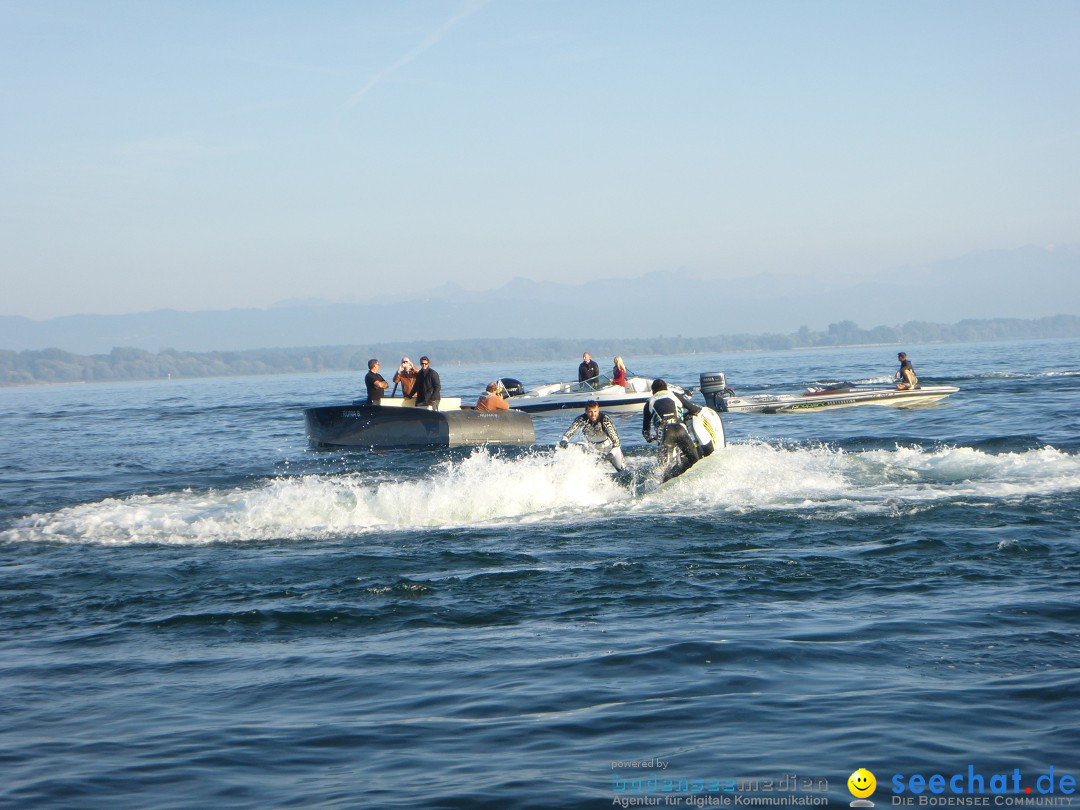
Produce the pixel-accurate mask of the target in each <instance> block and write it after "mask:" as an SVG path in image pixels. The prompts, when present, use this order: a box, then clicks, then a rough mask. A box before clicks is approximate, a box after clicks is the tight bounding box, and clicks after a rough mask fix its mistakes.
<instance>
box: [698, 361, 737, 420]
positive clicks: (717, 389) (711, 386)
mask: <svg viewBox="0 0 1080 810" xmlns="http://www.w3.org/2000/svg"><path fill="white" fill-rule="evenodd" d="M699 379H700V381H701V396H702V397H703V398H704V399H705V404H706V405H708V406H709V407H710V408H712V409H713V410H714V411H720V412H723V411H726V410H727V402H726V401H725V397H729V396H734V395H735V392H734V391H732V390H731V389H730V388H728V384H727V377H725V376H724V372H722V371H703V372H701V376H700V377H699Z"/></svg>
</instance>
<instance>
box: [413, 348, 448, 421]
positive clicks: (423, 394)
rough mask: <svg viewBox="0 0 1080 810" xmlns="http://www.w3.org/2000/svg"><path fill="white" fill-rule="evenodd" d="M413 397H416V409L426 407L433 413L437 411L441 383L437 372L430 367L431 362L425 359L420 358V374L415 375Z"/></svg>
mask: <svg viewBox="0 0 1080 810" xmlns="http://www.w3.org/2000/svg"><path fill="white" fill-rule="evenodd" d="M413 395H414V396H415V397H416V405H417V407H422V406H425V405H426V406H428V407H430V408H431V409H432V410H433V411H437V410H439V400H440V399H442V381H441V380H440V379H439V372H437V371H436V370H435V369H433V368H432V367H431V361H430V360H428V359H427V358H426V357H421V358H420V372H419V373H418V374H417V375H416V384H415V385H414V386H413Z"/></svg>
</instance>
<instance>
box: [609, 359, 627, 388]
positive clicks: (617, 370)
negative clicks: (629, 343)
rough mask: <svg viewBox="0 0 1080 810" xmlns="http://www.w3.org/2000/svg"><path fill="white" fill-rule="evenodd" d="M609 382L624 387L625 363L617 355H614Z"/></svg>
mask: <svg viewBox="0 0 1080 810" xmlns="http://www.w3.org/2000/svg"><path fill="white" fill-rule="evenodd" d="M611 384H612V385H621V386H623V387H624V388H625V387H626V365H625V364H624V363H623V361H622V358H621V357H620V356H619V355H615V366H614V368H612V369H611Z"/></svg>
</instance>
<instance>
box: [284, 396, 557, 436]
mask: <svg viewBox="0 0 1080 810" xmlns="http://www.w3.org/2000/svg"><path fill="white" fill-rule="evenodd" d="M304 421H305V424H306V426H307V437H308V441H309V442H311V444H313V445H314V446H316V447H322V448H327V447H372V448H392V447H413V448H421V447H425V448H439V447H466V446H474V445H484V444H495V445H530V444H532V443H533V442H534V441H535V440H536V432H535V430H534V429H533V422H532V417H531V416H529V415H528V414H527V413H522V412H520V411H514V410H509V411H478V410H475V409H473V408H463V407H461V399H460V398H458V397H448V398H445V399H443V400H442V401H441V402H440V407H439V410H437V411H434V410H431V409H430V408H417V407H416V406H415V405H414V403H413V400H406V399H401V398H394V399H391V398H386V399H384V400H383V401H382V404H381V405H367V404H355V403H354V404H351V405H323V406H320V407H315V408H305V409H304Z"/></svg>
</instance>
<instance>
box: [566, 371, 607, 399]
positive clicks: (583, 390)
mask: <svg viewBox="0 0 1080 810" xmlns="http://www.w3.org/2000/svg"><path fill="white" fill-rule="evenodd" d="M610 386H611V378H610V377H608V376H605V375H603V374H600V375H598V376H596V377H590V378H589V379H587V380H583V381H582V382H579V383H572V384H571V385H570V388H569V391H570V393H572V394H587V393H589V392H590V391H599V390H600V389H601V388H608V387H610Z"/></svg>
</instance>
